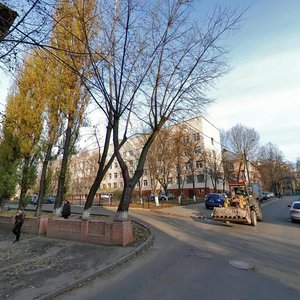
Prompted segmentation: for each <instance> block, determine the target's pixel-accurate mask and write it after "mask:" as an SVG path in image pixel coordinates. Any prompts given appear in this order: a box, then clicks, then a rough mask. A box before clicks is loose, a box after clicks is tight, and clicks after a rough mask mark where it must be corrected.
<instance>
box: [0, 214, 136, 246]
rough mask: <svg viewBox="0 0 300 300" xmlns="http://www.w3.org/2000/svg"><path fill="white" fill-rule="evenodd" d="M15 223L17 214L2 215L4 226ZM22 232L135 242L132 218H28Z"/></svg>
mask: <svg viewBox="0 0 300 300" xmlns="http://www.w3.org/2000/svg"><path fill="white" fill-rule="evenodd" d="M13 224H14V217H5V216H0V227H1V228H4V229H8V230H12V228H13ZM22 232H26V233H30V234H37V235H46V236H47V237H51V238H58V239H67V240H73V241H80V242H86V243H93V244H101V245H116V246H126V245H128V244H130V243H131V242H133V228H132V223H131V221H130V220H120V221H119V220H114V221H101V220H93V219H86V220H84V219H80V218H76V217H74V218H72V217H71V218H69V219H63V218H61V217H51V218H48V217H26V218H25V222H24V224H23V226H22Z"/></svg>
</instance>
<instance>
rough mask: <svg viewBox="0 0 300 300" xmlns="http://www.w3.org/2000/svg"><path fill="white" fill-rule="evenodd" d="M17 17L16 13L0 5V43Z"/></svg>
mask: <svg viewBox="0 0 300 300" xmlns="http://www.w3.org/2000/svg"><path fill="white" fill-rule="evenodd" d="M17 16H18V13H17V12H15V11H14V10H12V9H10V8H9V7H7V6H5V5H4V4H2V3H0V42H1V41H2V40H3V39H4V38H5V36H6V35H7V33H8V31H9V28H10V26H11V25H12V24H13V22H14V20H15V19H16V17H17Z"/></svg>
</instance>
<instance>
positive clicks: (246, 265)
mask: <svg viewBox="0 0 300 300" xmlns="http://www.w3.org/2000/svg"><path fill="white" fill-rule="evenodd" d="M229 264H230V265H231V266H233V267H235V268H238V269H242V270H252V269H253V265H252V264H250V263H248V262H246V261H241V260H230V261H229Z"/></svg>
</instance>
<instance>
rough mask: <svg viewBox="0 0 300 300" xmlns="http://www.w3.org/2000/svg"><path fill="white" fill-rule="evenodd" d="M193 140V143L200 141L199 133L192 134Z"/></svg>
mask: <svg viewBox="0 0 300 300" xmlns="http://www.w3.org/2000/svg"><path fill="white" fill-rule="evenodd" d="M193 140H194V142H199V141H200V133H199V132H197V133H194V134H193Z"/></svg>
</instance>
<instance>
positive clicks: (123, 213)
mask: <svg viewBox="0 0 300 300" xmlns="http://www.w3.org/2000/svg"><path fill="white" fill-rule="evenodd" d="M133 190H134V185H132V184H131V183H128V184H127V185H125V183H124V189H123V193H122V197H121V201H120V203H119V206H118V210H117V212H116V215H115V219H116V220H120V219H127V218H128V209H129V204H130V200H131V196H132V193H133Z"/></svg>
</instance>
